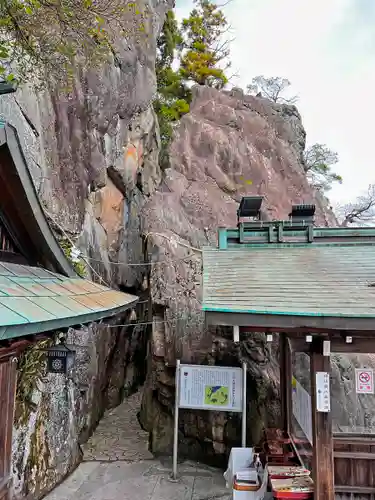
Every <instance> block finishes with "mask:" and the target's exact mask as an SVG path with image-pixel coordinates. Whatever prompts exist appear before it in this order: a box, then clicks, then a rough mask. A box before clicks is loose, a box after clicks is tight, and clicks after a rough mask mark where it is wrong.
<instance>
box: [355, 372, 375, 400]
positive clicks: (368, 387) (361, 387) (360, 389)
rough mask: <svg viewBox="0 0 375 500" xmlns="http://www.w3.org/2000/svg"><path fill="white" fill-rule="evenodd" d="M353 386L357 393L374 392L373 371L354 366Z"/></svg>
mask: <svg viewBox="0 0 375 500" xmlns="http://www.w3.org/2000/svg"><path fill="white" fill-rule="evenodd" d="M355 388H356V393H357V394H374V372H373V370H369V369H368V368H356V370H355Z"/></svg>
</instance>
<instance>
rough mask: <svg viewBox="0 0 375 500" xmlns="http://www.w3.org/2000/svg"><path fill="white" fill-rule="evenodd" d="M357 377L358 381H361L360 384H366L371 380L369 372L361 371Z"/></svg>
mask: <svg viewBox="0 0 375 500" xmlns="http://www.w3.org/2000/svg"><path fill="white" fill-rule="evenodd" d="M358 378H359V381H360V382H362V384H368V383H369V382H370V380H371V376H370V374H369V372H361V373H360V374H359V377H358Z"/></svg>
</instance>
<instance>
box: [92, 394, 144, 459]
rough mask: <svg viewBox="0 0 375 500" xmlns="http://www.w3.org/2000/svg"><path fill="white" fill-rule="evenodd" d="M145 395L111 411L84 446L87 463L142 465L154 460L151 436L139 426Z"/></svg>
mask: <svg viewBox="0 0 375 500" xmlns="http://www.w3.org/2000/svg"><path fill="white" fill-rule="evenodd" d="M141 398H142V393H141V392H137V393H136V394H133V395H132V396H130V397H129V398H127V399H126V400H125V401H124V402H123V403H121V404H120V405H119V406H117V407H116V408H114V409H112V410H108V411H107V412H106V413H105V415H104V417H103V418H102V420H101V421H100V423H99V425H98V427H97V428H96V430H95V432H94V434H93V435H92V436H91V438H90V439H89V441H88V442H87V443H86V444H85V445H84V446H82V449H83V453H84V456H83V460H84V461H107V462H116V461H118V460H121V461H124V462H139V461H141V460H152V459H153V458H154V457H153V455H152V453H150V452H149V451H148V433H147V432H145V431H143V430H142V429H141V427H140V425H139V423H138V418H137V413H138V411H139V408H140V406H141Z"/></svg>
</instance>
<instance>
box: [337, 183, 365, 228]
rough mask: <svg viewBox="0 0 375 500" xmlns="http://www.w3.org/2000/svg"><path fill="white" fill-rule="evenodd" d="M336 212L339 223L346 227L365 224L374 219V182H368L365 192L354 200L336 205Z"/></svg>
mask: <svg viewBox="0 0 375 500" xmlns="http://www.w3.org/2000/svg"><path fill="white" fill-rule="evenodd" d="M336 212H337V216H338V219H339V221H340V225H341V226H342V227H347V226H349V225H350V224H354V225H356V226H363V225H367V224H368V223H370V222H374V221H375V184H370V185H369V187H368V189H367V192H366V193H364V194H363V195H361V196H359V197H358V198H357V199H356V200H355V201H354V202H352V203H347V204H344V205H338V206H337V207H336Z"/></svg>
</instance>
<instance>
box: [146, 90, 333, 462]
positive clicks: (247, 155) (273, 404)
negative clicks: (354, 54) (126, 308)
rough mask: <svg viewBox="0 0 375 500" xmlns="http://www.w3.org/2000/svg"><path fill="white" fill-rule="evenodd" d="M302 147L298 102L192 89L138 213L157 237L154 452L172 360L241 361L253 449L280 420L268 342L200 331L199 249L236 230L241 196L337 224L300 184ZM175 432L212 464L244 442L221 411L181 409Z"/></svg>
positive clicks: (149, 412)
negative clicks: (308, 211) (221, 231)
mask: <svg viewBox="0 0 375 500" xmlns="http://www.w3.org/2000/svg"><path fill="white" fill-rule="evenodd" d="M304 147H305V131H304V129H303V126H302V123H301V118H300V115H299V114H298V111H297V109H296V108H295V107H294V106H286V105H278V104H274V103H271V102H270V101H268V100H265V99H261V98H256V97H251V96H244V95H243V93H242V92H239V91H238V90H236V91H232V92H219V91H216V90H214V89H209V88H204V87H197V88H195V89H194V101H193V103H192V106H191V112H190V113H189V114H188V115H186V116H184V117H183V118H182V120H181V124H180V126H179V128H178V129H177V130H176V134H175V139H174V142H173V144H172V146H171V168H170V169H168V170H166V172H165V178H164V179H163V181H162V183H161V185H160V188H159V189H158V190H157V192H155V193H154V194H152V195H151V196H150V198H149V200H148V202H147V203H146V205H145V206H144V208H143V211H142V214H143V219H144V225H145V230H146V231H148V232H153V233H154V235H153V236H151V238H150V241H149V249H150V252H151V257H152V260H153V261H154V262H155V266H154V267H153V268H152V271H151V274H150V290H151V299H152V302H153V310H154V318H155V325H154V329H153V339H152V346H151V352H152V357H151V358H150V359H149V368H148V378H147V382H146V387H147V390H146V391H145V396H144V401H143V406H142V412H141V419H142V422H143V425H144V426H145V428H146V429H148V430H149V431H150V432H151V444H152V450H153V451H154V452H155V453H169V452H170V450H171V446H172V437H173V436H172V428H173V426H172V406H173V400H174V366H175V361H176V358H177V357H180V358H181V359H182V360H183V361H184V362H192V363H200V362H201V363H203V362H205V363H208V364H225V363H229V364H232V363H235V364H237V363H238V362H239V361H242V360H244V361H247V363H248V367H249V380H248V387H249V404H248V440H249V443H254V442H257V441H258V439H259V437H260V431H261V429H262V426H263V425H264V424H265V425H269V426H273V425H275V424H277V422H278V415H279V406H278V391H279V387H278V384H279V372H278V362H277V358H276V357H275V355H274V352H272V350H271V349H270V347H269V345H267V343H266V342H265V336H264V335H263V334H262V333H259V334H258V335H255V336H252V339H251V340H249V341H247V342H245V344H244V345H243V347H242V351H241V352H236V351H235V350H234V349H233V347H232V343H231V335H232V334H231V332H230V333H228V332H226V331H219V330H208V329H206V328H205V327H204V324H203V317H202V314H201V312H200V302H201V255H200V252H199V250H197V249H199V248H201V247H202V246H203V245H210V244H212V245H215V244H216V241H217V228H218V227H219V226H227V227H233V226H235V225H236V210H237V208H238V203H239V201H240V199H241V197H242V196H244V195H262V196H264V202H263V214H262V215H263V219H264V220H272V219H283V218H287V215H288V213H289V211H290V208H291V205H292V203H303V202H305V203H309V202H310V203H311V202H313V203H315V204H316V207H317V210H316V222H317V224H318V225H323V226H325V225H335V224H336V220H335V217H334V215H333V213H332V212H331V211H329V210H328V208H327V206H326V203H325V200H324V199H322V198H320V197H317V196H316V195H315V193H313V192H312V190H311V188H310V186H309V185H308V182H307V180H306V177H305V174H304V171H303V164H302V161H303V159H302V153H303V150H304ZM155 233H162V234H163V235H164V236H163V237H161V236H158V235H155ZM165 236H167V237H168V238H169V239H167V238H166V237H165ZM176 241H177V242H179V244H178V245H175V244H174V242H176ZM183 259H184V260H183ZM161 261H164V262H161ZM160 321H164V323H160ZM158 322H159V323H158ZM180 431H181V436H180V438H181V442H182V446H181V452H182V453H183V452H186V453H188V454H189V455H190V456H195V457H197V458H202V457H204V458H205V459H206V460H207V459H212V460H213V461H215V460H216V457H217V456H220V455H221V456H222V455H223V454H225V453H226V452H227V450H228V448H229V447H230V446H232V445H234V444H237V445H238V443H239V442H240V435H239V432H240V425H239V421H238V420H237V418H236V417H228V416H227V415H226V414H224V413H214V412H201V413H199V412H191V411H189V412H182V416H181V427H180Z"/></svg>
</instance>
